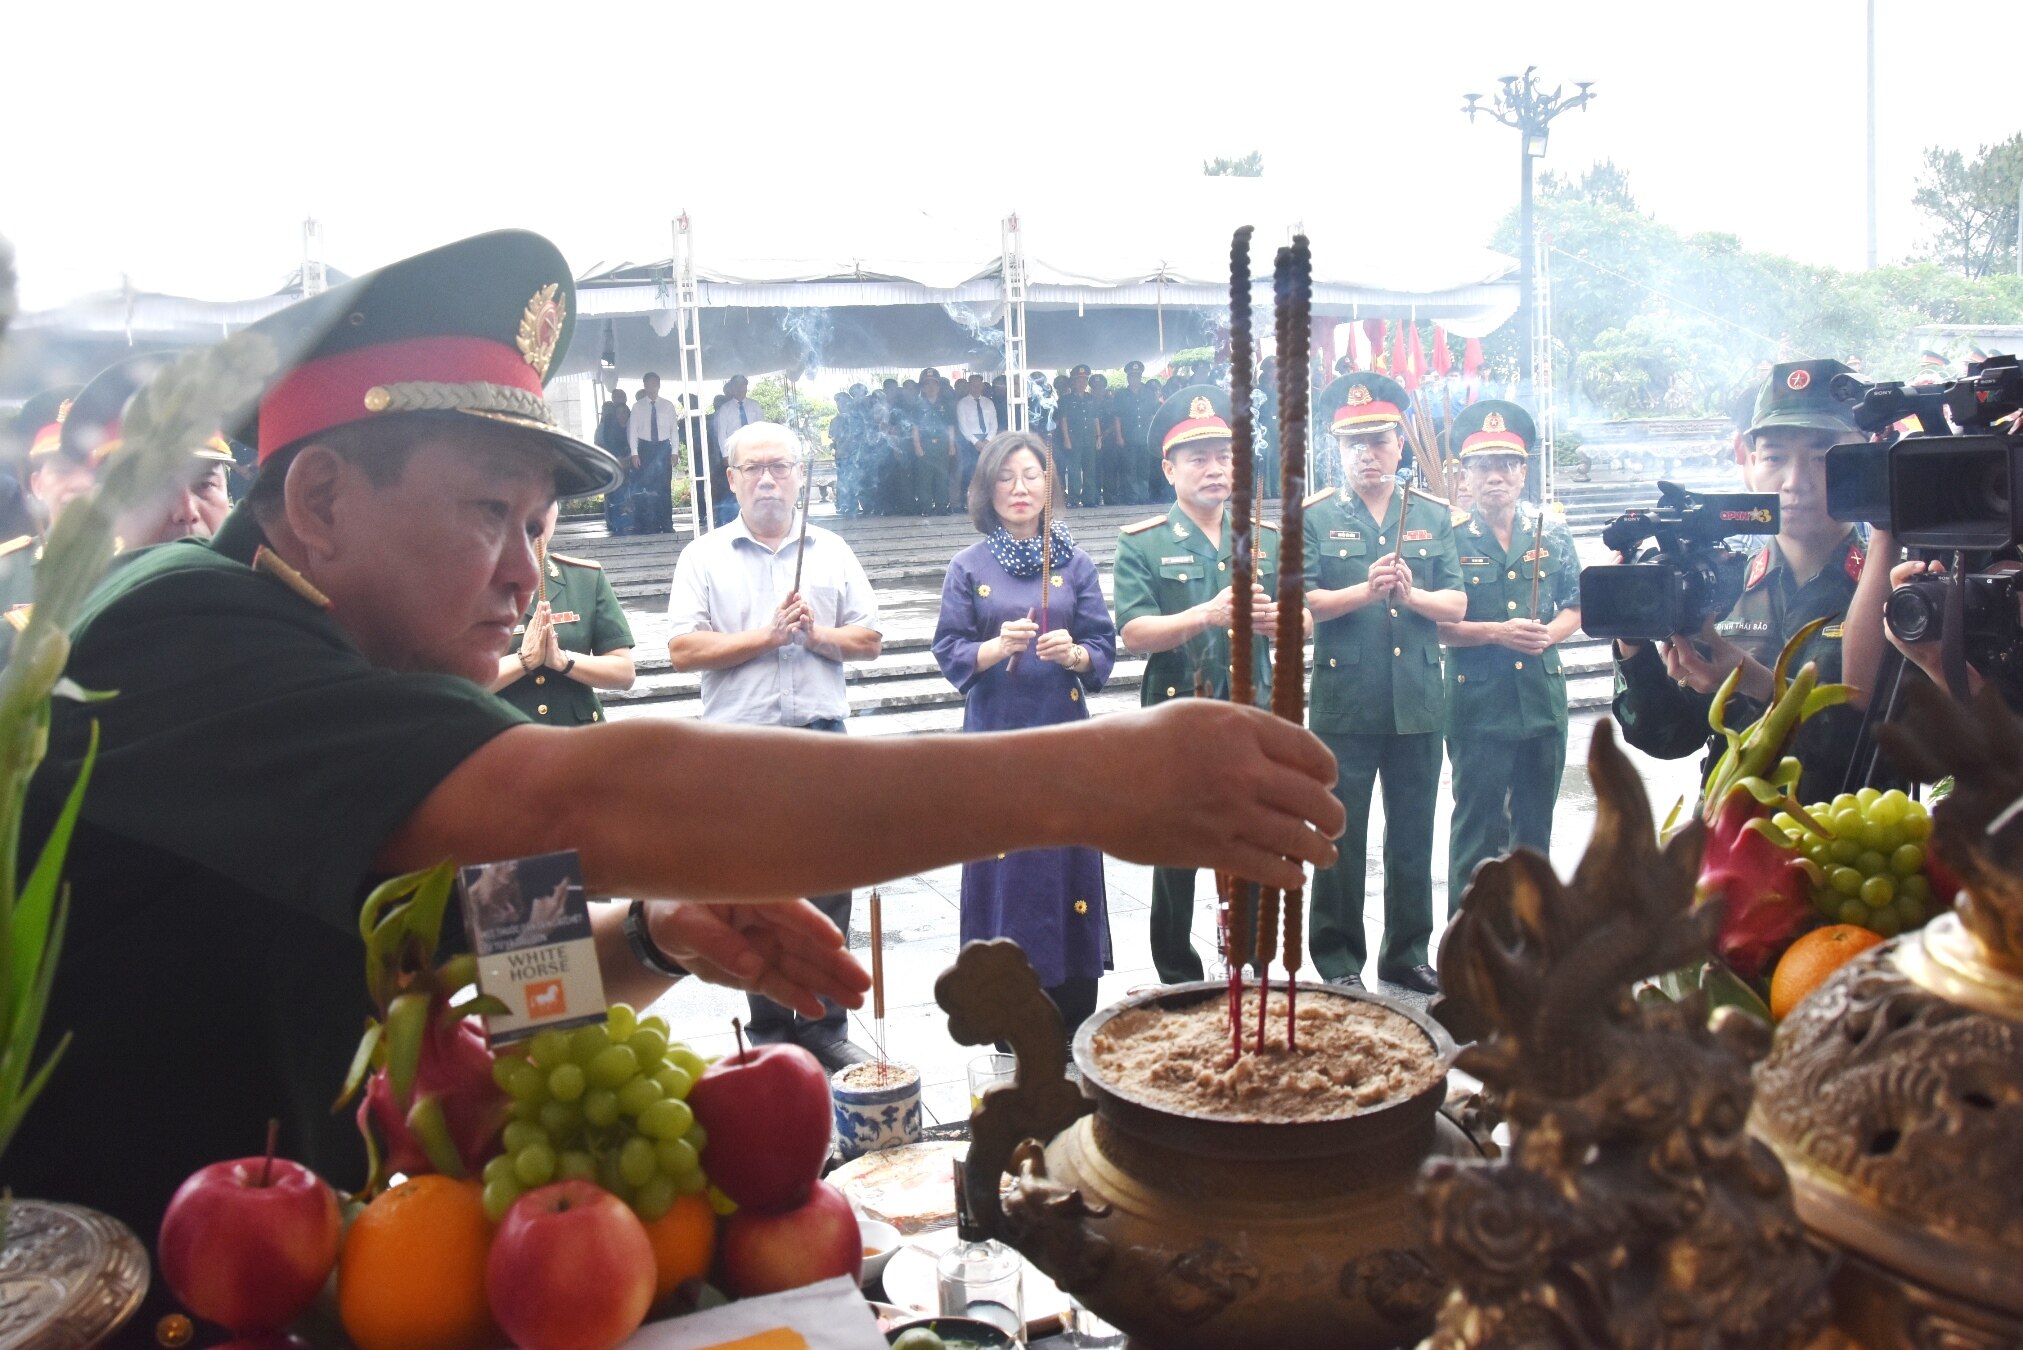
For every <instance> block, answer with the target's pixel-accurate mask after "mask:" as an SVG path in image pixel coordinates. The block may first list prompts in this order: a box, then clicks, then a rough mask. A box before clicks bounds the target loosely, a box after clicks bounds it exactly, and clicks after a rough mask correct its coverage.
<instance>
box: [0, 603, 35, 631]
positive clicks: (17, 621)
mask: <svg viewBox="0 0 2023 1350" xmlns="http://www.w3.org/2000/svg"><path fill="white" fill-rule="evenodd" d="M34 612H35V606H33V605H15V606H14V607H13V608H12V609H9V610H8V611H7V613H6V614H5V615H4V616H0V617H4V618H5V619H6V620H7V624H8V626H9V627H11V628H12V629H13V630H14V631H15V632H17V633H25V632H27V631H28V620H29V618H30V616H32V615H33V614H34Z"/></svg>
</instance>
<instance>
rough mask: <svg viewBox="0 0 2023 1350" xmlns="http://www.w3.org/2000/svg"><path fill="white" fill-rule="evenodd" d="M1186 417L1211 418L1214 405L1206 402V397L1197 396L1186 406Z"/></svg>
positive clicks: (1202, 395) (1213, 412) (1213, 414)
mask: <svg viewBox="0 0 2023 1350" xmlns="http://www.w3.org/2000/svg"><path fill="white" fill-rule="evenodd" d="M1187 415H1188V416H1189V417H1213V416H1215V405H1214V404H1213V403H1210V402H1209V401H1208V397H1207V395H1205V394H1197V395H1196V396H1195V398H1194V401H1193V402H1192V403H1190V404H1188V405H1187Z"/></svg>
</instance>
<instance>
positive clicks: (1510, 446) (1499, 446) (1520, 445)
mask: <svg viewBox="0 0 2023 1350" xmlns="http://www.w3.org/2000/svg"><path fill="white" fill-rule="evenodd" d="M1453 438H1454V439H1455V440H1456V441H1458V442H1459V443H1460V445H1461V462H1462V463H1464V464H1465V463H1467V462H1468V460H1469V459H1470V458H1471V457H1477V456H1481V455H1517V456H1519V457H1522V458H1529V457H1530V455H1531V447H1532V446H1533V445H1534V444H1536V443H1537V441H1538V426H1537V424H1536V423H1534V422H1533V421H1532V420H1531V414H1530V413H1528V412H1526V411H1525V410H1524V409H1523V408H1521V407H1519V406H1518V405H1517V404H1515V403H1506V402H1505V401H1504V400H1502V399H1500V398H1485V399H1483V400H1481V401H1480V402H1477V403H1471V404H1469V405H1468V406H1467V407H1465V408H1463V409H1462V410H1461V411H1460V412H1458V413H1456V414H1454V432H1453Z"/></svg>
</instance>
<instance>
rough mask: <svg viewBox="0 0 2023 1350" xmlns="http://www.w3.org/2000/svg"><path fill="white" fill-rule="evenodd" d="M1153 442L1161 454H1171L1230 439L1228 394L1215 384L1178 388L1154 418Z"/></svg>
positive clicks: (1160, 406) (1168, 396)
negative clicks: (1209, 442) (1189, 447)
mask: <svg viewBox="0 0 2023 1350" xmlns="http://www.w3.org/2000/svg"><path fill="white" fill-rule="evenodd" d="M1152 439H1153V440H1154V441H1156V442H1158V445H1159V453H1160V455H1162V456H1165V455H1170V454H1172V453H1173V452H1174V451H1175V450H1178V449H1180V448H1181V447H1182V446H1187V445H1198V444H1201V443H1202V442H1207V441H1222V442H1224V443H1227V442H1228V440H1229V392H1228V391H1227V390H1225V389H1219V388H1217V387H1216V386H1215V385H1212V384H1193V385H1189V386H1187V387H1186V388H1185V389H1175V390H1174V391H1173V392H1172V393H1170V394H1168V395H1167V396H1166V401H1165V402H1164V403H1162V404H1160V405H1159V411H1158V412H1157V413H1155V414H1154V415H1153V418H1152Z"/></svg>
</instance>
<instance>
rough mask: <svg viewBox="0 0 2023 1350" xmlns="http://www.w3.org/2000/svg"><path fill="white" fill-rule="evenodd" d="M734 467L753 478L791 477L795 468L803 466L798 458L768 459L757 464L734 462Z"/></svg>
mask: <svg viewBox="0 0 2023 1350" xmlns="http://www.w3.org/2000/svg"><path fill="white" fill-rule="evenodd" d="M731 467H732V468H733V469H736V470H737V471H738V472H740V473H746V474H750V475H751V476H752V477H753V478H781V479H784V478H791V477H792V476H793V473H794V470H796V469H798V468H800V467H801V465H800V461H798V460H781V459H768V460H761V461H760V462H759V463H757V464H733V465H731Z"/></svg>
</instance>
